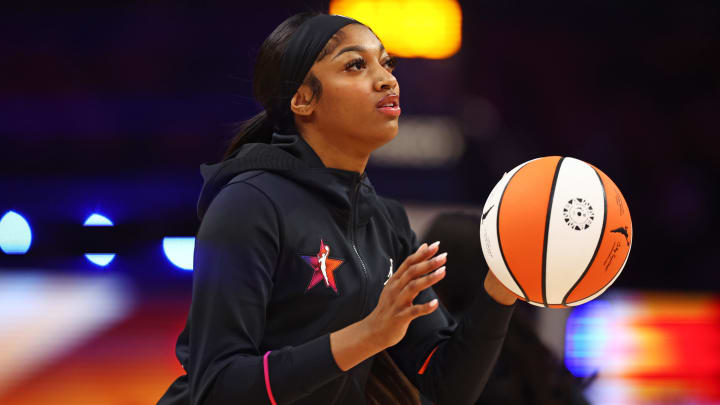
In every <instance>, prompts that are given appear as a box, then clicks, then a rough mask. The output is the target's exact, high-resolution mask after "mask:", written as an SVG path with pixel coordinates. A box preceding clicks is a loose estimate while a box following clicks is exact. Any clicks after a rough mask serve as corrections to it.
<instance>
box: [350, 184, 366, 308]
mask: <svg viewBox="0 0 720 405" xmlns="http://www.w3.org/2000/svg"><path fill="white" fill-rule="evenodd" d="M360 181H361V180H360V177H356V178H355V179H354V182H355V185H354V190H353V193H354V195H353V198H352V200H351V203H350V243H351V244H352V247H353V251H355V255H356V256H357V258H358V259H359V260H360V267H362V271H363V284H362V295H363V301H362V307H360V318H362V316H363V314H364V313H365V305H366V304H367V280H368V273H367V268H366V267H365V262H364V261H363V259H362V256H360V252H359V251H358V248H357V244H356V240H355V209H356V208H357V199H358V195H359V194H360V193H359V190H360Z"/></svg>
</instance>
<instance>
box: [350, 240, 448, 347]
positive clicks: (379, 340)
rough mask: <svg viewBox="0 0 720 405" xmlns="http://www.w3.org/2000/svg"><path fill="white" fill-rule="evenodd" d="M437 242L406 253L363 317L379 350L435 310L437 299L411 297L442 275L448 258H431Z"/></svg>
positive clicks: (399, 337) (397, 338)
mask: <svg viewBox="0 0 720 405" xmlns="http://www.w3.org/2000/svg"><path fill="white" fill-rule="evenodd" d="M439 245H440V242H435V243H433V244H432V245H430V246H428V245H427V244H426V243H423V244H422V245H421V246H420V247H419V248H418V250H417V251H416V252H415V253H413V254H412V255H410V256H408V258H407V259H405V261H404V262H403V263H402V264H401V265H400V267H398V269H397V271H396V272H395V273H394V274H393V275H392V276H391V277H390V279H389V280H388V282H387V284H385V288H383V291H382V293H381V294H380V299H379V300H378V305H377V307H375V309H374V310H373V311H372V312H371V313H370V314H369V315H368V316H367V317H366V318H365V319H364V320H363V321H364V322H365V323H366V324H367V326H368V329H369V332H370V338H371V339H373V340H374V341H375V343H376V344H377V345H378V346H379V347H380V350H383V349H385V348H387V347H390V346H393V345H395V344H397V343H398V342H400V340H402V338H403V337H404V336H405V333H406V332H407V328H408V326H409V325H410V322H411V321H412V320H413V319H415V318H418V317H420V316H423V315H427V314H429V313H431V312H433V311H434V310H435V309H437V307H438V302H437V299H435V300H432V301H430V302H427V303H424V304H419V305H414V304H413V300H414V299H415V297H417V295H418V294H419V293H420V291H422V290H424V289H426V288H428V287H430V286H431V285H433V284H435V283H437V282H438V281H440V280H442V279H443V278H444V277H445V266H443V265H444V264H445V263H446V261H447V253H443V254H440V255H438V256H436V257H432V256H433V255H434V254H435V253H437V251H438V248H439ZM440 266H442V267H440ZM438 267H439V268H438ZM436 269H437V270H436ZM433 270H435V271H433ZM428 273H429V274H428Z"/></svg>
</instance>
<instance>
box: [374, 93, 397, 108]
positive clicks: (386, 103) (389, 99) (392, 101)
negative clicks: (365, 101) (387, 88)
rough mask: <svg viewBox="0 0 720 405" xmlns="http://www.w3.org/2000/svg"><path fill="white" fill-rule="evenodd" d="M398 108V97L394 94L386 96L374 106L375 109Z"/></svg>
mask: <svg viewBox="0 0 720 405" xmlns="http://www.w3.org/2000/svg"><path fill="white" fill-rule="evenodd" d="M399 106H400V97H399V96H398V95H396V94H388V95H387V96H385V97H383V98H382V99H381V100H380V101H379V102H378V103H377V104H376V105H375V107H377V108H394V107H399Z"/></svg>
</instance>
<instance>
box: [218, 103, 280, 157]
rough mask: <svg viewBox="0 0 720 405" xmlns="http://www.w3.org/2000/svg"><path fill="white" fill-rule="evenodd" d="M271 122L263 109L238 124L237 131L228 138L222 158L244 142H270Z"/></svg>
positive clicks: (228, 155) (233, 151)
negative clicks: (227, 144)
mask: <svg viewBox="0 0 720 405" xmlns="http://www.w3.org/2000/svg"><path fill="white" fill-rule="evenodd" d="M272 134H273V124H272V122H271V121H270V118H269V117H268V114H267V112H266V111H265V110H263V111H260V113H258V114H256V115H255V116H254V117H252V118H250V119H249V120H247V121H243V122H242V123H240V125H238V129H237V133H236V134H235V136H233V137H232V139H230V142H229V146H228V148H227V150H226V151H225V154H224V155H223V158H222V160H225V159H227V158H229V157H230V156H232V155H233V154H234V153H235V152H236V151H237V150H238V149H240V147H242V146H243V145H245V144H246V143H270V140H271V139H272Z"/></svg>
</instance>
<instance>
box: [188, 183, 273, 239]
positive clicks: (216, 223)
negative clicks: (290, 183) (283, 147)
mask: <svg viewBox="0 0 720 405" xmlns="http://www.w3.org/2000/svg"><path fill="white" fill-rule="evenodd" d="M266 175H270V174H269V173H268V172H264V171H259V170H254V171H249V172H244V173H240V174H239V175H237V176H235V177H234V178H232V179H231V180H230V181H229V182H228V183H227V184H226V185H225V186H223V187H222V188H221V189H220V191H219V192H218V194H217V195H216V196H215V198H214V199H213V200H212V202H211V203H210V205H209V206H208V209H207V212H206V213H205V216H204V217H203V219H202V221H201V224H200V229H199V232H198V233H199V234H217V233H221V234H228V233H231V234H239V233H242V232H245V231H247V230H249V229H251V228H268V227H271V228H276V227H277V226H278V218H279V214H278V210H277V206H276V204H275V202H274V201H273V200H272V199H271V197H270V195H269V194H268V193H267V192H265V190H264V187H263V184H262V183H260V182H258V181H257V180H259V179H260V178H262V177H264V176H266Z"/></svg>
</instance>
